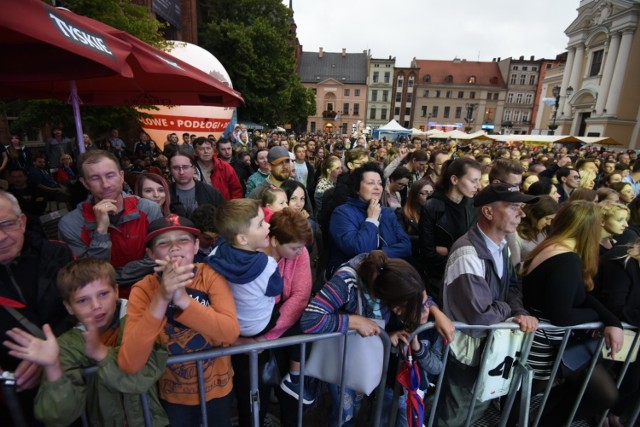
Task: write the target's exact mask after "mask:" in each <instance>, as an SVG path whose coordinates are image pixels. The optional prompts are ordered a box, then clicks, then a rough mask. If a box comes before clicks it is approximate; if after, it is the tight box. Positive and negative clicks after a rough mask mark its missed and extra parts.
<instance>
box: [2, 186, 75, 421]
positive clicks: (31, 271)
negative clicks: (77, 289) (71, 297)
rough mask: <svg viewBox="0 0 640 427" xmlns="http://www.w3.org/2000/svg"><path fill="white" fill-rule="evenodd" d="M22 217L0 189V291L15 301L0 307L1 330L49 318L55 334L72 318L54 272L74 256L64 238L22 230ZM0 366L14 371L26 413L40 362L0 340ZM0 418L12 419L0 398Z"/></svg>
mask: <svg viewBox="0 0 640 427" xmlns="http://www.w3.org/2000/svg"><path fill="white" fill-rule="evenodd" d="M26 221H27V217H26V216H25V215H24V214H23V213H22V212H21V211H20V205H19V204H18V201H17V200H16V198H15V197H14V196H13V195H12V194H10V193H6V192H4V191H1V190H0V297H2V298H3V299H6V300H5V302H6V301H7V300H10V301H13V302H15V304H14V306H13V307H7V305H5V304H2V307H0V330H2V331H7V330H8V329H11V328H22V329H26V328H27V327H28V328H33V329H35V328H41V327H42V326H43V325H44V324H45V323H48V324H49V325H51V327H52V328H53V331H54V333H55V334H56V335H59V334H61V333H62V332H64V331H66V330H68V329H70V328H71V327H72V326H73V322H72V321H71V319H70V317H69V314H68V313H67V311H66V309H65V308H64V305H63V303H62V298H61V297H60V294H59V292H58V288H57V286H56V276H57V274H58V270H59V269H60V268H62V267H63V266H64V265H66V264H67V263H69V262H71V261H72V260H73V254H72V252H71V249H69V247H68V246H67V245H66V244H64V243H59V242H50V241H47V240H45V239H43V238H42V237H41V236H40V235H39V234H37V233H32V232H30V231H26V226H27V222H26ZM19 318H22V319H23V320H22V321H19V320H18V319H19ZM25 325H28V326H26V327H25ZM29 332H31V333H34V332H32V330H30V331H29ZM0 370H1V371H8V372H13V373H14V375H15V379H16V386H17V391H18V398H19V400H20V403H21V405H22V412H23V415H24V416H26V417H31V416H32V414H31V412H32V411H31V408H32V407H33V398H34V397H35V394H36V387H37V386H38V384H39V383H40V373H41V368H40V367H38V366H37V365H35V364H32V363H31V362H28V361H21V360H20V359H16V358H14V357H13V356H11V355H9V353H8V349H7V348H6V347H4V346H0ZM0 419H2V420H11V418H10V416H9V414H8V411H7V408H5V407H4V406H3V405H1V404H0Z"/></svg>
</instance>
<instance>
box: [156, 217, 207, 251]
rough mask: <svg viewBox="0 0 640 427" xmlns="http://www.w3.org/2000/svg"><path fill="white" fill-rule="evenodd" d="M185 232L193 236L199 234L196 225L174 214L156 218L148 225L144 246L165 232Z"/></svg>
mask: <svg viewBox="0 0 640 427" xmlns="http://www.w3.org/2000/svg"><path fill="white" fill-rule="evenodd" d="M173 230H179V231H186V232H187V233H191V234H193V235H194V236H198V235H199V234H200V230H198V229H197V228H196V225H195V224H194V223H193V222H191V220H189V219H187V218H185V217H182V216H178V215H176V214H170V215H167V216H165V217H162V218H158V219H156V220H155V221H153V222H152V223H151V224H149V227H148V228H147V236H146V237H145V238H144V243H145V245H146V244H148V243H149V242H150V241H151V240H153V238H154V237H157V236H159V235H160V234H162V233H166V232H167V231H173Z"/></svg>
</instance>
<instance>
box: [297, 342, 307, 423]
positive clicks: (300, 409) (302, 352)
mask: <svg viewBox="0 0 640 427" xmlns="http://www.w3.org/2000/svg"><path fill="white" fill-rule="evenodd" d="M306 356H307V343H304V342H303V343H302V344H300V399H298V427H302V416H303V411H304V409H303V407H304V404H303V402H302V396H304V372H305V371H304V370H305V366H306V359H307V357H306Z"/></svg>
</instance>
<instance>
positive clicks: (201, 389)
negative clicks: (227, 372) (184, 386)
mask: <svg viewBox="0 0 640 427" xmlns="http://www.w3.org/2000/svg"><path fill="white" fill-rule="evenodd" d="M196 368H197V370H198V393H199V394H200V413H201V414H202V425H203V426H206V425H209V424H208V420H207V395H206V394H205V392H204V372H203V370H202V360H198V361H196Z"/></svg>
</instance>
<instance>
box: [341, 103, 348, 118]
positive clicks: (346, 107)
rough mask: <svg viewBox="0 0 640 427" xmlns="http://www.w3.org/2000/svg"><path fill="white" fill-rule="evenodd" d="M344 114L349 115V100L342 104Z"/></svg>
mask: <svg viewBox="0 0 640 427" xmlns="http://www.w3.org/2000/svg"><path fill="white" fill-rule="evenodd" d="M342 115H344V116H348V115H349V103H348V102H345V103H344V104H343V105H342Z"/></svg>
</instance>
